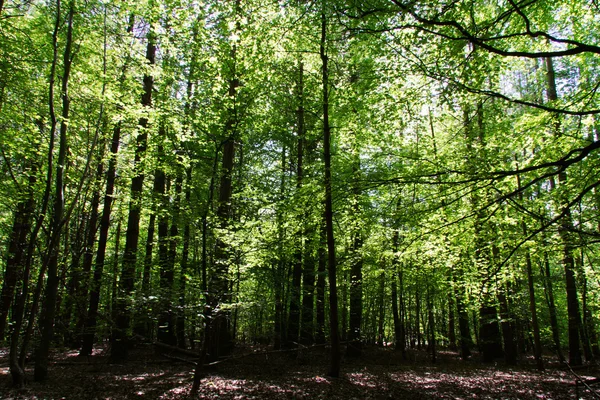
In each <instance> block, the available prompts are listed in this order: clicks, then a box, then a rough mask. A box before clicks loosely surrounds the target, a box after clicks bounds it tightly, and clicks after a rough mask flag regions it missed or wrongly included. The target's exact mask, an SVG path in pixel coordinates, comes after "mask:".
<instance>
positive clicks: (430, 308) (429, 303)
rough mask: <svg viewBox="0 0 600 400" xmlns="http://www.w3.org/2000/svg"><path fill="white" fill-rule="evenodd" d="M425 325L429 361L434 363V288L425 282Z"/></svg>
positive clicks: (435, 355)
mask: <svg viewBox="0 0 600 400" xmlns="http://www.w3.org/2000/svg"><path fill="white" fill-rule="evenodd" d="M427 285H428V286H427V325H428V326H429V329H428V331H429V346H428V347H429V351H430V352H431V362H432V363H435V362H436V358H437V351H436V343H435V342H436V337H435V316H434V314H433V312H434V310H433V296H434V295H435V293H434V289H433V287H432V286H431V284H430V283H429V282H428V284H427Z"/></svg>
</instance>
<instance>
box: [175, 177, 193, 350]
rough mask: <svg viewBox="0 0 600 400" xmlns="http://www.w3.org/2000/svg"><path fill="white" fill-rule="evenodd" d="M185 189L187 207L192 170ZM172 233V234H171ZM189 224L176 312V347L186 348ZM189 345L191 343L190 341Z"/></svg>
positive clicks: (186, 228)
mask: <svg viewBox="0 0 600 400" xmlns="http://www.w3.org/2000/svg"><path fill="white" fill-rule="evenodd" d="M180 179H181V180H182V179H183V177H181V178H179V177H178V185H179V186H178V189H177V190H178V191H181V183H179V180H180ZM186 183H187V185H186V189H185V195H184V196H185V197H184V198H185V204H186V205H189V204H190V202H191V199H192V190H191V188H192V169H191V168H187V169H186ZM171 233H173V232H171ZM190 234H191V232H190V222H189V219H188V218H185V223H184V225H183V248H182V249H181V275H180V277H179V310H178V312H177V321H176V327H177V346H179V347H181V348H182V349H183V348H186V345H185V325H186V312H185V311H186V306H187V302H186V297H185V292H186V287H187V284H186V283H187V274H188V262H189V255H190ZM175 236H176V235H173V234H172V235H171V237H175ZM190 342H191V343H193V342H192V341H191V340H190Z"/></svg>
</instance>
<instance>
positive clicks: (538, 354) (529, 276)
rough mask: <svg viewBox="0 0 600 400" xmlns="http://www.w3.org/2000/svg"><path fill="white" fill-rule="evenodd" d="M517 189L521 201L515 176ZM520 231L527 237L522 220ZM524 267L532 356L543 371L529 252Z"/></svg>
mask: <svg viewBox="0 0 600 400" xmlns="http://www.w3.org/2000/svg"><path fill="white" fill-rule="evenodd" d="M517 188H518V189H519V200H523V194H522V192H521V178H520V176H519V175H517ZM521 230H522V232H523V236H524V237H527V236H528V235H529V233H528V229H527V223H526V222H525V220H524V219H522V220H521ZM525 267H526V270H527V289H528V292H529V312H530V313H531V326H532V329H533V356H534V358H535V362H536V365H537V368H538V370H540V371H543V370H544V360H543V359H542V340H541V336H540V325H539V322H538V318H537V307H536V303H535V286H534V283H533V268H532V266H531V254H530V253H529V250H526V252H525Z"/></svg>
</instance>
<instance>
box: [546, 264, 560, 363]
mask: <svg viewBox="0 0 600 400" xmlns="http://www.w3.org/2000/svg"><path fill="white" fill-rule="evenodd" d="M540 267H541V272H542V276H543V277H544V289H545V292H546V302H547V303H548V310H549V313H550V329H551V330H552V339H553V341H554V346H555V349H556V354H557V355H558V358H559V360H560V361H561V362H564V361H565V357H564V355H563V352H562V346H561V344H560V331H559V328H558V318H557V313H556V303H555V302H554V289H553V286H554V285H553V284H552V275H551V273H550V260H549V258H548V253H544V262H543V265H541V266H540Z"/></svg>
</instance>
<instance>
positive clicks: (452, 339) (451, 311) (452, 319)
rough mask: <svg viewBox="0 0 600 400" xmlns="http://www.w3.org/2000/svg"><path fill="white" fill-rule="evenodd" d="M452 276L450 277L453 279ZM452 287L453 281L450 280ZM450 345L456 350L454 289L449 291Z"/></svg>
mask: <svg viewBox="0 0 600 400" xmlns="http://www.w3.org/2000/svg"><path fill="white" fill-rule="evenodd" d="M451 279H452V278H450V280H451ZM449 284H450V285H449V287H450V288H451V287H452V286H451V285H452V282H451V281H450V282H449ZM448 347H449V348H450V350H452V351H456V350H457V349H458V346H457V345H456V316H455V299H454V293H453V291H452V290H449V291H448Z"/></svg>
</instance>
